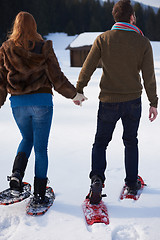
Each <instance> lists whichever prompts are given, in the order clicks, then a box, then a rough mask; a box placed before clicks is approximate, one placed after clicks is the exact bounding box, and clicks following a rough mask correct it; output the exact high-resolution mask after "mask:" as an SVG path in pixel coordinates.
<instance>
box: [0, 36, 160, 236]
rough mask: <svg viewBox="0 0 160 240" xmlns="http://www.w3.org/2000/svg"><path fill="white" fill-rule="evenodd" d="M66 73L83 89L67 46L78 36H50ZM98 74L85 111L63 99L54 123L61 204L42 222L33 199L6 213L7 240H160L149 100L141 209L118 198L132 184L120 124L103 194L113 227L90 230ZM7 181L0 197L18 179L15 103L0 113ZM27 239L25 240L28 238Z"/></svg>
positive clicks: (159, 72)
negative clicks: (30, 211)
mask: <svg viewBox="0 0 160 240" xmlns="http://www.w3.org/2000/svg"><path fill="white" fill-rule="evenodd" d="M47 38H48V39H51V40H53V46H54V48H55V52H56V55H57V57H58V59H59V62H60V66H61V68H62V70H63V72H64V73H65V75H66V76H67V77H68V78H69V80H70V81H71V82H72V83H73V84H76V81H77V78H78V75H79V72H80V70H81V68H71V67H70V62H69V50H67V51H66V50H65V48H66V47H67V45H68V44H69V43H70V42H72V41H73V39H74V38H75V36H74V37H68V36H67V35H66V34H62V33H61V34H58V33H57V34H50V35H49V36H48V37H47ZM152 46H153V53H154V59H155V72H156V77H157V82H158V92H159V85H160V54H159V52H160V42H152ZM100 76H101V69H97V70H96V71H95V73H94V74H93V77H92V79H91V81H90V83H89V86H88V87H87V88H86V89H85V95H86V96H87V97H88V100H87V101H86V102H84V103H83V106H82V107H79V106H76V105H74V104H73V103H72V101H71V100H67V99H65V98H64V97H62V96H61V95H59V94H58V93H55V94H54V118H53V123H52V129H51V134H50V141H49V150H48V151H49V170H48V177H49V180H50V184H49V185H50V186H52V187H53V188H54V191H55V194H56V200H55V202H54V204H53V206H52V207H51V208H50V210H49V211H48V212H47V213H46V214H45V215H44V216H41V217H31V216H27V215H26V213H25V208H26V204H27V202H28V200H26V201H23V202H21V203H16V204H14V205H10V206H0V240H21V239H22V238H23V240H28V239H34V240H51V239H55V240H64V239H70V240H75V239H76V240H82V239H84V240H105V239H107V240H151V239H152V240H159V239H160V228H159V226H160V181H159V171H160V161H159V156H160V153H159V136H160V127H159V125H160V120H159V117H158V118H157V119H156V120H155V121H154V122H152V123H150V122H149V120H148V109H149V103H148V100H147V97H146V94H145V93H143V95H142V100H143V112H142V119H141V124H140V128H139V148H140V163H139V174H140V175H141V176H142V177H143V178H144V180H145V182H146V183H147V187H146V188H145V189H144V193H143V194H142V195H141V197H140V199H139V200H138V201H137V202H133V201H132V200H123V201H119V200H118V197H119V194H120V191H121V188H122V186H123V179H124V177H125V172H124V161H123V151H124V147H123V144H122V139H121V138H122V125H121V122H118V123H117V126H116V129H115V132H114V135H113V140H112V142H111V143H110V145H109V147H108V152H107V159H108V168H107V171H106V177H107V180H106V186H105V188H104V190H103V193H106V194H107V198H104V201H105V203H106V204H107V206H108V212H109V217H110V224H109V225H108V226H105V225H103V224H96V225H93V226H92V227H87V226H86V224H85V221H84V218H83V214H82V208H81V204H82V202H83V200H84V198H85V196H86V194H87V193H88V191H89V186H90V180H89V178H88V174H89V171H90V153H91V148H92V143H93V140H94V135H95V130H96V118H97V109H98V93H99V87H98V86H99V79H100ZM0 136H1V138H0V146H1V174H0V182H1V184H0V191H2V190H3V189H5V188H7V187H8V182H7V181H6V176H7V175H10V174H11V169H12V163H13V159H14V156H15V154H16V149H17V146H18V143H19V141H20V139H21V137H20V133H19V131H18V129H17V126H16V124H15V122H14V120H13V117H12V113H11V108H10V103H9V99H7V102H6V104H5V105H4V106H3V107H2V108H1V111H0ZM33 166H34V154H33V153H32V155H31V157H30V160H29V163H28V167H27V170H26V174H25V178H24V180H25V181H29V182H30V183H31V184H33V177H34V167H33ZM22 236H23V237H22Z"/></svg>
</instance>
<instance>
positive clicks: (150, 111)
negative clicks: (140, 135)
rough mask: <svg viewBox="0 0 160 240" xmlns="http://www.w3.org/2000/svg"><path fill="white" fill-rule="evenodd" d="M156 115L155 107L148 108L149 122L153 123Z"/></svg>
mask: <svg viewBox="0 0 160 240" xmlns="http://www.w3.org/2000/svg"><path fill="white" fill-rule="evenodd" d="M157 115H158V112H157V108H155V107H150V109H149V120H150V121H151V122H153V121H154V120H155V119H156V117H157Z"/></svg>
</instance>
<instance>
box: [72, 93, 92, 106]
mask: <svg viewBox="0 0 160 240" xmlns="http://www.w3.org/2000/svg"><path fill="white" fill-rule="evenodd" d="M87 99H88V98H86V97H85V96H84V95H83V94H82V93H77V94H76V96H75V97H74V98H73V99H72V100H73V102H74V103H75V104H76V105H79V106H82V102H83V101H85V100H87Z"/></svg>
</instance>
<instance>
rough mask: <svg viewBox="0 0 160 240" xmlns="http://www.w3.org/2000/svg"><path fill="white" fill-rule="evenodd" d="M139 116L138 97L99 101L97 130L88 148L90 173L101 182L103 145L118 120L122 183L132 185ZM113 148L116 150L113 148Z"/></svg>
mask: <svg viewBox="0 0 160 240" xmlns="http://www.w3.org/2000/svg"><path fill="white" fill-rule="evenodd" d="M140 118H141V98H138V99H136V100H132V101H128V102H121V103H102V102H100V104H99V110H98V122H97V132H96V136H95V142H94V144H93V148H92V170H91V172H90V178H91V177H92V176H93V175H99V176H100V177H101V178H102V180H103V181H105V174H104V172H105V169H106V166H107V163H106V148H107V146H108V144H109V142H110V141H111V139H112V134H113V131H114V129H115V126H116V123H117V121H118V120H119V119H121V120H122V125H123V137H122V139H123V143H124V146H125V170H126V178H125V182H126V184H127V185H128V186H132V185H134V184H135V182H136V180H137V175H138V140H137V131H138V127H139V122H140ZM115 151H116V149H115Z"/></svg>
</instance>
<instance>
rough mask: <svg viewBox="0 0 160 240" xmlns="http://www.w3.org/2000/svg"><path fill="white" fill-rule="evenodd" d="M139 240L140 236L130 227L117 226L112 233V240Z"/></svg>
mask: <svg viewBox="0 0 160 240" xmlns="http://www.w3.org/2000/svg"><path fill="white" fill-rule="evenodd" d="M124 239H125V240H139V239H140V235H139V233H138V232H137V230H136V229H135V228H134V227H133V226H132V225H125V226H119V227H117V228H115V229H114V230H113V232H112V240H124Z"/></svg>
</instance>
